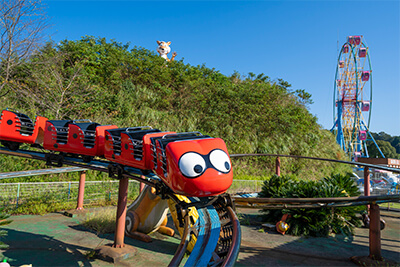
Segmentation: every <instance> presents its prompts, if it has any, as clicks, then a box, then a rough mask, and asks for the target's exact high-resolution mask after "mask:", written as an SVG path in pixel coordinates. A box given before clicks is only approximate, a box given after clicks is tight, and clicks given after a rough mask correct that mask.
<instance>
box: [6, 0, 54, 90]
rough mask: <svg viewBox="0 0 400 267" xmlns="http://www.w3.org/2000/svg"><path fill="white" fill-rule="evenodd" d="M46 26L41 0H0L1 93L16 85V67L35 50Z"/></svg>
mask: <svg viewBox="0 0 400 267" xmlns="http://www.w3.org/2000/svg"><path fill="white" fill-rule="evenodd" d="M47 27H48V23H47V17H46V15H45V11H44V5H42V3H41V0H0V96H4V95H6V94H7V93H8V92H9V91H10V90H12V89H15V88H16V87H15V85H16V83H18V81H15V80H14V79H13V78H14V77H13V76H14V74H15V71H16V69H17V68H18V66H19V65H21V63H23V61H24V59H26V58H28V57H29V56H30V55H31V54H32V53H33V52H35V51H36V48H37V46H38V44H40V42H41V40H42V38H43V32H44V30H45V29H46V28H47Z"/></svg>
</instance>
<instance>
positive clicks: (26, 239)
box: [3, 230, 92, 266]
mask: <svg viewBox="0 0 400 267" xmlns="http://www.w3.org/2000/svg"><path fill="white" fill-rule="evenodd" d="M6 243H7V244H8V245H9V248H8V249H7V250H5V251H4V252H3V256H4V257H6V258H7V259H8V262H9V263H10V264H11V265H12V266H21V265H24V264H32V266H83V265H84V266H92V265H91V263H90V260H88V259H87V258H86V257H85V255H84V254H83V253H82V252H83V251H88V250H89V249H90V248H87V247H82V246H77V245H71V244H67V243H64V242H62V241H60V240H57V239H54V238H52V237H50V236H47V235H41V234H32V233H27V232H22V231H17V230H8V236H7V240H6Z"/></svg>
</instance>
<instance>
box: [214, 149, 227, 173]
mask: <svg viewBox="0 0 400 267" xmlns="http://www.w3.org/2000/svg"><path fill="white" fill-rule="evenodd" d="M210 162H211V164H212V165H213V166H214V168H215V169H217V170H218V171H220V172H223V173H228V172H229V171H230V170H231V160H230V158H229V156H228V155H227V154H226V153H225V152H224V151H222V150H220V149H216V150H214V151H212V152H211V153H210Z"/></svg>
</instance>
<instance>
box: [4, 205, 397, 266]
mask: <svg viewBox="0 0 400 267" xmlns="http://www.w3.org/2000/svg"><path fill="white" fill-rule="evenodd" d="M89 211H90V210H89ZM237 212H238V214H240V215H239V216H240V217H241V218H242V242H241V249H240V254H239V257H238V260H237V263H236V266H356V265H355V264H354V263H353V262H351V261H350V257H352V256H368V254H369V239H368V232H369V230H368V229H365V228H357V229H356V234H355V236H354V237H353V238H352V239H346V238H343V237H341V236H336V237H329V238H304V237H294V236H289V235H285V236H282V235H281V234H278V233H276V232H275V231H273V230H268V231H265V230H261V229H262V227H261V225H260V223H259V218H258V217H257V211H255V210H244V209H239V210H238V211H237ZM83 216H84V215H80V216H77V217H75V218H71V217H67V216H64V215H63V214H62V213H51V214H47V215H43V216H40V215H22V216H12V217H11V219H12V220H13V222H12V223H11V224H9V225H7V226H6V227H5V228H6V229H7V230H8V236H7V237H6V238H4V239H3V240H2V241H3V242H5V243H6V244H8V245H9V246H10V247H9V249H7V250H0V260H1V259H2V258H4V257H6V258H7V259H8V262H9V263H10V264H11V266H20V265H23V264H32V265H33V266H114V264H112V263H108V262H105V261H102V260H100V259H88V258H87V256H86V255H87V254H88V253H90V252H91V251H92V250H93V249H95V248H97V247H99V246H101V245H104V244H108V243H112V242H113V240H114V236H113V235H112V234H110V235H97V234H96V233H94V232H91V231H89V230H87V229H85V228H83V227H82V226H80V222H81V221H82V219H83V218H84V217H83ZM381 218H383V219H384V220H385V221H386V228H385V229H384V230H383V231H382V232H381V237H382V256H383V257H384V259H385V260H390V261H394V262H397V265H395V266H400V264H399V263H400V213H399V212H387V211H381ZM152 237H153V242H152V243H143V242H140V241H137V240H133V239H130V238H127V237H126V238H125V243H126V244H128V245H132V246H134V247H136V248H137V253H136V255H135V256H133V257H132V258H130V259H128V260H126V261H124V262H122V263H120V264H116V265H119V266H167V265H168V263H169V262H170V260H171V259H172V257H173V255H174V253H175V250H176V248H177V246H178V244H179V242H180V239H179V236H175V237H166V236H162V235H160V234H158V233H155V234H152ZM382 266H389V265H387V264H383V265H382Z"/></svg>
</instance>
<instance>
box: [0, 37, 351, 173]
mask: <svg viewBox="0 0 400 267" xmlns="http://www.w3.org/2000/svg"><path fill="white" fill-rule="evenodd" d="M13 80H14V81H15V82H14V84H13V86H14V88H13V90H12V92H11V93H9V94H8V95H6V96H5V97H2V98H1V100H0V105H1V107H2V108H5V107H12V108H14V109H19V110H20V111H21V112H24V113H27V114H28V115H30V116H32V117H33V116H34V115H36V114H41V115H44V116H47V117H49V118H50V119H65V118H71V119H82V118H85V119H91V120H93V121H96V122H99V123H102V124H111V123H112V124H117V125H118V126H120V127H130V126H144V125H150V126H152V127H154V128H159V129H161V130H171V131H182V132H187V131H200V132H202V133H203V134H209V135H211V136H214V137H221V138H223V139H224V140H225V142H226V143H227V146H228V149H229V151H230V153H231V154H233V153H280V154H291V155H303V156H312V157H325V158H333V159H342V160H344V159H346V158H345V156H344V154H343V152H342V151H341V150H340V148H339V147H338V146H337V145H336V142H335V140H334V137H333V136H332V134H331V133H330V132H328V131H326V130H323V129H322V128H321V126H320V125H318V124H317V122H316V121H317V118H316V117H315V116H313V115H312V114H310V112H309V111H308V110H307V106H306V105H308V104H310V103H312V102H311V95H310V94H308V93H307V92H306V91H305V90H293V89H292V88H291V85H290V84H289V83H288V82H286V81H284V80H282V79H278V80H271V79H270V78H269V77H268V76H266V75H264V74H259V75H255V74H253V73H249V74H248V75H246V76H241V75H240V74H238V73H233V74H232V75H231V76H225V75H223V74H221V73H220V72H219V71H218V70H215V69H213V68H208V67H206V66H205V65H201V66H191V65H190V64H185V63H184V61H183V60H180V61H174V62H168V63H167V62H165V60H164V59H162V58H160V57H159V56H158V55H156V53H155V52H153V51H150V50H147V49H144V48H141V47H134V48H133V49H131V50H130V49H129V44H125V45H124V44H121V43H118V42H115V41H111V42H107V41H106V40H105V39H102V38H94V37H89V36H88V37H84V38H82V39H81V40H76V41H71V40H65V41H63V42H61V43H60V44H58V45H55V44H53V43H48V44H46V45H45V46H44V47H43V48H42V49H41V50H40V51H39V52H38V53H36V54H34V55H32V56H31V57H30V58H29V59H27V60H26V62H25V64H24V65H23V66H22V67H20V69H18V72H17V73H16V74H15V76H14V77H13ZM1 160H2V161H3V163H4V162H6V161H7V160H6V159H5V158H4V157H2V158H1ZM274 162H275V159H274V158H263V159H241V160H238V159H235V160H234V167H236V168H235V172H236V178H240V177H244V176H247V175H249V176H251V175H254V176H264V175H269V174H271V173H273V172H274ZM7 166H9V165H7V164H6V165H4V164H3V166H2V168H1V171H7V168H8V167H7ZM281 166H282V173H286V174H295V175H298V176H299V177H301V178H304V179H319V178H322V177H323V176H326V175H328V174H330V173H332V172H343V171H347V170H349V168H348V167H346V166H342V165H335V164H332V163H326V162H315V161H306V160H294V159H282V164H281ZM253 178H254V177H253Z"/></svg>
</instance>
